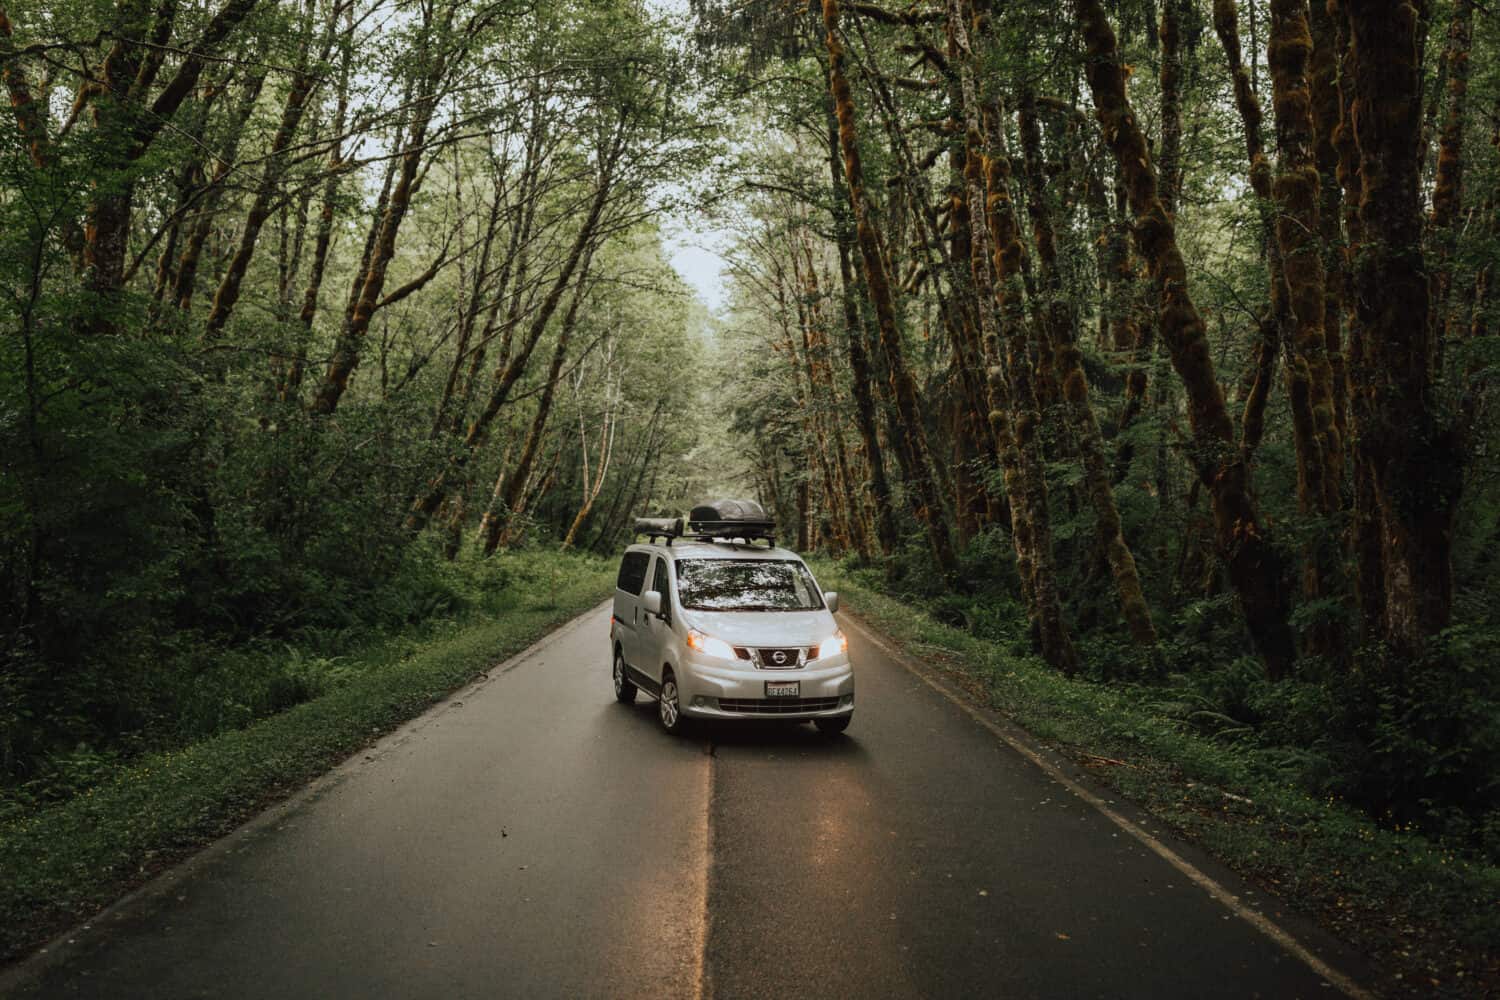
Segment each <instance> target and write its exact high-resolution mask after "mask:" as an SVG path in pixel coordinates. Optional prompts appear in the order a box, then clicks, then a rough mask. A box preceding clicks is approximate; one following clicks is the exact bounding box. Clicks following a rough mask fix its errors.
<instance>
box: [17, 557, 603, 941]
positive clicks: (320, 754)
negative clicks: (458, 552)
mask: <svg viewBox="0 0 1500 1000" xmlns="http://www.w3.org/2000/svg"><path fill="white" fill-rule="evenodd" d="M500 561H501V562H504V563H505V566H504V568H503V572H499V573H496V574H493V575H492V576H491V577H490V579H491V580H503V581H504V582H503V584H502V586H501V587H500V588H499V589H498V590H496V591H494V592H490V593H484V594H476V595H474V596H475V601H474V607H473V610H471V611H470V612H468V613H467V614H465V615H462V616H460V617H458V618H457V619H450V620H441V621H430V622H424V623H421V624H419V625H416V626H413V627H412V628H411V629H409V630H407V631H405V632H403V633H401V634H398V635H394V636H387V637H367V639H366V643H367V644H366V645H365V646H364V647H363V648H351V650H350V652H349V655H348V656H341V657H339V658H338V662H337V664H336V676H335V677H333V678H332V681H331V683H329V684H327V685H326V688H327V689H326V690H325V692H324V693H322V694H321V695H319V696H318V697H316V698H314V699H312V700H309V701H305V702H303V703H302V704H300V705H297V706H295V707H293V708H291V709H289V710H287V711H285V712H281V713H279V714H276V715H273V716H270V717H268V718H264V719H261V720H259V721H256V722H254V723H252V724H250V725H248V726H245V727H244V728H239V729H234V730H231V731H228V732H224V733H221V734H219V735H217V736H215V737H213V738H211V739H207V740H204V741H202V742H199V743H195V744H193V745H190V746H185V747H182V748H180V749H177V750H173V751H168V752H160V753H153V754H148V755H146V756H143V757H140V758H137V759H135V760H133V761H130V762H128V763H126V764H124V765H122V766H120V767H118V768H117V769H115V770H114V771H113V773H109V774H107V775H103V776H101V779H100V780H99V781H98V782H97V783H96V784H94V785H93V786H92V787H89V788H86V789H82V790H80V791H79V792H78V794H76V795H74V796H72V797H71V798H69V799H67V800H65V801H62V802H59V803H56V804H53V805H50V806H47V807H44V808H41V809H38V810H35V811H33V812H30V813H28V814H22V815H19V816H15V815H8V816H7V817H6V819H5V820H4V821H3V822H0V963H5V962H9V961H12V960H15V959H17V958H19V957H21V956H24V955H25V954H27V953H28V952H29V951H31V950H32V949H34V948H36V947H38V946H40V945H42V944H44V943H45V942H46V941H47V940H49V939H50V938H51V937H52V936H54V935H56V934H58V933H60V932H62V931H63V930H65V929H67V928H68V927H70V926H74V925H76V924H77V923H79V922H80V921H83V920H86V919H88V918H89V917H91V916H92V915H93V914H94V913H96V912H98V911H99V910H100V909H101V908H103V907H104V906H107V905H108V904H110V903H111V902H113V901H114V900H116V899H118V898H119V897H120V896H122V895H124V894H125V893H127V892H129V891H130V890H131V889H133V888H135V887H136V886H139V885H141V884H143V883H145V882H147V881H149V880H150V879H151V878H152V877H153V876H155V875H156V874H158V873H159V872H161V871H163V870H165V869H167V868H169V867H171V866H172V865H173V864H175V863H177V862H178V861H181V860H182V859H183V858H185V857H187V856H188V855H190V854H192V853H193V852H194V851H196V850H197V849H198V848H200V847H201V846H203V845H204V844H207V843H209V842H211V841H213V840H215V839H216V838H218V837H221V836H223V835H224V834H226V833H228V832H229V831H230V830H233V829H234V828H235V827H236V826H238V825H239V824H240V823H242V822H244V821H245V820H246V819H248V818H249V817H251V816H253V815H255V814H256V813H257V812H259V811H260V810H261V809H263V808H265V807H266V806H268V805H270V804H271V803H273V802H275V801H277V800H279V799H281V798H283V797H285V796H286V795H288V794H289V793H290V792H292V791H293V790H295V789H297V788H300V787H301V786H303V785H305V784H306V783H307V782H308V781H310V780H312V779H313V778H314V777H316V776H318V775H320V774H322V773H323V772H325V771H326V770H328V769H329V768H330V767H332V766H333V765H334V764H336V763H337V762H339V761H341V760H344V759H346V758H347V757H349V756H350V755H351V754H353V753H355V752H356V751H358V750H359V749H361V748H362V747H365V746H367V745H369V744H371V743H372V742H374V741H375V740H377V739H379V738H380V736H381V735H383V734H385V733H387V732H389V731H391V730H392V729H394V728H395V727H396V726H398V725H400V724H401V723H403V722H405V721H407V720H408V719H411V718H413V717H414V716H416V715H419V714H420V713H421V712H423V711H424V710H426V709H427V708H428V706H430V705H431V704H432V703H433V702H435V701H437V700H439V699H441V698H442V697H443V696H445V695H447V694H448V693H449V692H451V691H453V690H455V689H457V688H459V687H461V686H462V685H464V684H466V683H468V682H469V681H471V680H473V679H474V678H475V677H477V676H479V675H480V674H482V673H483V672H484V671H485V670H487V669H489V668H490V667H492V666H494V665H495V664H497V663H500V662H501V661H503V660H505V659H506V658H508V657H510V656H512V655H514V654H515V653H517V652H519V651H521V650H523V649H525V648H526V647H527V646H529V645H531V644H532V643H533V642H535V641H536V640H538V639H540V638H542V637H543V636H545V635H547V634H548V633H550V632H551V631H552V630H553V629H554V628H556V627H557V626H558V625H560V624H562V623H563V622H566V621H568V620H570V619H572V618H574V617H576V616H577V615H578V614H580V613H581V612H583V611H585V610H587V609H588V608H590V607H593V606H594V605H596V604H598V603H599V602H600V601H601V600H603V599H604V597H605V596H607V595H608V594H609V592H610V587H611V585H612V583H613V580H614V573H615V567H614V565H613V564H612V563H608V562H606V561H604V560H599V559H596V558H588V557H581V556H580V557H571V556H570V557H562V556H558V555H556V554H555V553H522V554H520V555H519V556H514V557H509V558H506V559H502V560H500ZM289 655H295V651H289Z"/></svg>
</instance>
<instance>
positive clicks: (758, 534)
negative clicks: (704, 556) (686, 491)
mask: <svg viewBox="0 0 1500 1000" xmlns="http://www.w3.org/2000/svg"><path fill="white" fill-rule="evenodd" d="M687 526H688V532H689V533H691V534H694V535H698V536H700V537H704V538H743V539H745V540H746V541H749V540H751V539H755V538H765V539H770V538H771V537H772V536H773V535H775V533H776V522H775V521H773V520H772V519H771V517H770V515H769V514H767V513H766V509H765V508H764V507H762V506H761V505H760V504H758V503H756V502H755V501H754V500H714V501H712V502H710V503H706V504H699V505H698V506H697V507H694V508H693V509H692V512H691V513H689V514H688V525H687Z"/></svg>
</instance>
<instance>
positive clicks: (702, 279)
mask: <svg viewBox="0 0 1500 1000" xmlns="http://www.w3.org/2000/svg"><path fill="white" fill-rule="evenodd" d="M665 230H666V231H665V233H664V237H665V238H664V240H663V242H664V243H665V245H666V249H667V255H668V259H670V260H671V262H672V266H673V267H674V268H676V270H677V273H678V274H680V275H682V280H683V281H686V282H687V283H688V285H689V287H691V288H692V289H693V290H694V291H696V292H697V293H698V297H699V298H700V299H702V300H703V302H704V304H705V305H707V306H708V308H709V310H710V311H712V312H715V313H717V312H718V311H719V310H720V309H722V308H723V307H724V278H723V275H722V271H723V268H724V258H723V256H722V254H721V251H723V250H724V249H725V247H726V242H727V240H728V238H729V234H728V233H727V232H725V231H723V230H719V229H711V230H703V231H695V230H692V229H688V228H686V227H685V226H683V225H682V224H681V223H680V222H676V221H673V222H670V223H668V224H667V226H666V227H665Z"/></svg>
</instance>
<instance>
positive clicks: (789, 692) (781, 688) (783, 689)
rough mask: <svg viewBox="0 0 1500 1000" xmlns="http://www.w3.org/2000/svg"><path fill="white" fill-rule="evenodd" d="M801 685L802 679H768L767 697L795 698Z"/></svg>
mask: <svg viewBox="0 0 1500 1000" xmlns="http://www.w3.org/2000/svg"><path fill="white" fill-rule="evenodd" d="M801 687H802V682H801V681H766V697H767V698H795V697H797V695H798V693H799V692H800V690H801Z"/></svg>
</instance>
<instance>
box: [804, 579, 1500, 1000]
mask: <svg viewBox="0 0 1500 1000" xmlns="http://www.w3.org/2000/svg"><path fill="white" fill-rule="evenodd" d="M813 565H814V569H815V571H816V572H817V573H818V578H819V582H820V583H822V584H823V586H825V587H830V588H835V589H837V590H839V591H840V592H841V593H842V594H843V595H844V596H845V597H846V598H847V599H848V602H849V605H850V610H851V611H853V612H854V614H856V615H857V616H858V617H859V618H860V619H861V620H864V621H868V622H869V623H870V624H872V625H874V626H875V627H877V628H878V629H879V630H880V631H881V632H882V633H884V634H885V635H887V636H890V637H891V638H892V639H894V640H895V641H896V643H897V644H898V645H899V646H901V647H902V648H903V650H904V651H905V652H906V653H907V654H908V655H910V656H911V657H913V658H914V659H916V660H918V661H919V662H922V663H924V664H930V665H932V666H934V667H936V668H937V669H938V671H939V672H940V674H941V675H943V676H944V677H945V678H946V679H947V680H948V681H949V682H950V683H951V684H953V686H955V687H957V688H959V689H960V690H962V691H964V692H965V693H966V694H967V695H968V696H969V697H971V698H973V699H975V700H976V701H977V702H978V703H980V704H982V705H985V706H987V707H990V708H992V709H994V710H995V711H997V712H999V713H1000V714H1001V715H1003V716H1004V717H1006V718H1008V719H1010V720H1012V721H1013V722H1015V723H1016V724H1017V725H1019V726H1021V727H1022V728H1024V729H1025V730H1027V731H1028V732H1029V733H1030V734H1031V735H1032V736H1034V737H1035V738H1037V739H1038V740H1040V741H1041V742H1042V743H1044V744H1046V745H1047V746H1049V747H1052V748H1054V749H1056V750H1058V751H1060V752H1062V753H1063V754H1065V755H1067V756H1069V757H1071V758H1072V759H1073V760H1075V761H1076V762H1077V763H1079V764H1080V765H1082V766H1083V767H1084V768H1085V769H1086V770H1087V772H1088V773H1089V774H1090V776H1091V777H1093V778H1094V780H1096V781H1098V782H1099V783H1101V784H1104V785H1107V786H1109V787H1111V788H1114V789H1116V790H1118V791H1119V793H1120V794H1122V795H1123V796H1125V797H1126V798H1128V799H1130V800H1132V801H1134V802H1136V803H1138V804H1140V805H1142V806H1144V807H1145V808H1146V809H1147V810H1148V811H1149V812H1151V813H1152V814H1153V815H1154V816H1156V817H1157V818H1158V819H1160V820H1162V821H1163V822H1165V823H1166V824H1168V825H1169V826H1170V827H1172V828H1173V829H1174V830H1176V831H1177V832H1178V833H1179V834H1181V835H1182V836H1184V837H1185V838H1187V839H1190V840H1193V841H1195V842H1196V843H1198V844H1200V845H1201V846H1203V847H1204V848H1206V849H1207V850H1208V851H1209V852H1210V853H1212V854H1214V855H1215V856H1216V857H1218V858H1219V859H1221V860H1222V861H1224V862H1225V863H1227V864H1228V865H1229V866H1230V867H1231V868H1233V869H1235V870H1236V871H1238V872H1239V873H1241V874H1242V875H1245V876H1246V877H1248V878H1249V879H1251V881H1253V882H1255V883H1257V884H1258V885H1260V886H1262V887H1263V888H1264V889H1265V890H1266V891H1267V893H1269V894H1271V895H1272V896H1274V898H1276V899H1278V900H1280V901H1282V902H1283V903H1285V904H1286V905H1287V906H1290V907H1292V908H1293V909H1295V910H1297V911H1299V912H1301V913H1303V914H1306V915H1309V916H1311V917H1313V918H1314V919H1316V920H1318V921H1319V922H1321V923H1322V924H1323V925H1324V926H1325V927H1327V928H1328V929H1329V930H1331V931H1332V932H1334V933H1335V934H1337V935H1338V936H1339V937H1341V938H1343V939H1344V940H1346V941H1348V942H1350V943H1351V944H1353V945H1354V946H1355V947H1356V948H1358V949H1359V950H1361V951H1362V952H1364V953H1365V954H1366V955H1368V956H1369V958H1370V960H1371V962H1372V963H1373V964H1374V965H1375V966H1376V968H1377V969H1378V970H1379V971H1380V972H1381V973H1382V974H1383V975H1384V977H1385V978H1383V979H1381V980H1380V981H1378V982H1376V983H1373V984H1371V985H1373V986H1375V987H1376V988H1377V989H1379V990H1380V992H1381V993H1382V994H1388V995H1402V996H1434V995H1441V996H1455V997H1456V996H1487V995H1489V991H1492V990H1493V989H1494V987H1495V984H1496V983H1497V982H1500V955H1497V953H1496V949H1495V942H1496V941H1500V908H1497V907H1496V905H1495V902H1496V900H1500V862H1497V859H1496V858H1495V857H1494V855H1493V854H1490V853H1488V852H1486V851H1482V850H1475V849H1474V847H1473V845H1472V844H1471V843H1469V842H1467V841H1466V840H1465V839H1464V838H1461V837H1459V838H1454V837H1445V836H1443V835H1442V831H1441V830H1437V831H1433V830H1424V829H1421V828H1420V827H1418V826H1417V825H1416V824H1409V825H1400V824H1397V825H1392V824H1382V823H1379V822H1376V821H1375V820H1374V819H1372V818H1371V817H1370V816H1369V815H1368V814H1367V813H1366V812H1365V811H1364V810H1363V809H1361V808H1360V807H1359V806H1358V805H1357V804H1356V803H1354V802H1351V801H1350V800H1349V799H1348V798H1347V796H1346V795H1345V794H1344V793H1343V792H1342V791H1340V790H1339V788H1338V785H1337V776H1338V773H1339V772H1338V767H1339V766H1341V765H1340V764H1339V763H1335V762H1332V761H1328V760H1317V759H1316V758H1317V756H1318V753H1319V750H1318V749H1317V748H1318V747H1320V746H1321V745H1322V743H1323V741H1321V740H1319V739H1317V738H1316V737H1311V738H1310V734H1306V733H1289V732H1288V731H1287V728H1286V725H1285V724H1284V723H1283V722H1281V721H1280V720H1276V719H1266V720H1260V721H1257V720H1256V719H1255V718H1253V717H1247V718H1242V719H1235V718H1233V717H1231V716H1229V715H1227V714H1225V706H1224V705H1223V704H1222V699H1223V692H1222V691H1216V690H1215V688H1222V686H1224V685H1225V684H1226V683H1228V681H1227V680H1226V677H1225V673H1226V672H1224V671H1215V672H1213V673H1207V674H1205V673H1204V672H1202V671H1194V672H1187V671H1181V665H1179V667H1178V670H1174V671H1173V672H1172V673H1170V674H1168V675H1167V676H1165V677H1163V678H1160V679H1158V680H1156V681H1153V682H1151V683H1128V684H1121V683H1110V682H1107V680H1106V678H1104V677H1101V676H1100V675H1098V674H1094V675H1092V676H1075V677H1066V676H1063V675H1061V674H1059V673H1058V672H1057V671H1055V670H1052V669H1050V668H1049V667H1048V666H1047V664H1046V663H1045V662H1043V661H1042V660H1041V659H1040V658H1039V657H1037V656H1036V655H1035V654H1034V653H1033V652H1032V651H1031V649H1030V648H1029V645H1028V643H1027V642H1026V641H1025V639H1024V620H1022V621H1016V620H1014V619H1012V620H1011V621H1010V622H1009V623H1008V624H1009V629H1008V630H1007V628H1006V627H1005V624H1004V623H1003V619H1002V618H1000V617H999V616H996V617H994V618H991V619H990V624H989V625H988V626H987V627H980V628H977V629H970V628H962V627H955V626H953V625H949V624H944V623H943V622H942V621H939V620H938V619H937V618H936V617H935V615H938V614H941V615H943V616H944V617H946V618H948V619H949V620H950V621H951V620H953V617H954V616H953V604H952V603H951V602H941V601H939V602H933V601H926V600H923V599H922V598H920V597H918V596H916V595H913V594H910V593H900V592H896V593H892V592H890V588H889V586H888V584H887V582H886V581H885V580H884V578H883V577H882V576H881V575H880V574H878V573H875V572H872V571H870V570H868V569H859V568H857V567H855V566H852V565H847V564H846V565H840V564H837V563H832V562H826V561H821V562H814V564H813ZM1007 631H1009V634H1008V635H1007V634H1006V632H1007ZM1179 671H1181V672H1179ZM1240 672H1241V673H1242V674H1243V676H1242V677H1241V679H1240V681H1239V684H1240V687H1241V689H1242V690H1241V691H1240V692H1239V697H1240V698H1241V699H1244V701H1245V702H1247V703H1249V704H1252V705H1253V704H1257V703H1265V702H1268V701H1271V702H1274V701H1279V700H1281V699H1284V698H1286V697H1287V696H1288V695H1287V693H1286V692H1284V691H1280V690H1278V689H1276V688H1275V687H1274V686H1271V685H1268V684H1266V682H1265V681H1264V680H1263V679H1261V678H1259V677H1258V676H1257V675H1256V674H1255V672H1254V671H1252V670H1248V669H1246V668H1245V667H1241V668H1240ZM1296 694H1297V695H1298V696H1300V697H1304V698H1307V699H1309V700H1311V701H1314V702H1316V703H1318V704H1322V703H1323V701H1324V699H1323V698H1322V697H1321V696H1320V694H1319V693H1318V692H1317V691H1316V690H1314V691H1304V692H1298V693H1296ZM1231 710H1232V709H1231ZM1319 710H1320V709H1319V708H1318V707H1317V705H1316V704H1315V705H1312V706H1309V707H1308V708H1307V711H1309V712H1317V711H1319ZM1263 711H1264V710H1263ZM1306 724H1307V725H1308V726H1309V727H1310V728H1320V726H1319V723H1318V722H1317V720H1315V719H1309V720H1308V721H1307V723H1306ZM1321 728H1322V729H1324V730H1325V731H1326V730H1328V729H1329V728H1330V727H1328V726H1327V725H1326V723H1325V724H1323V725H1322V726H1321ZM1308 747H1312V748H1313V749H1306V748H1308ZM1325 752H1326V751H1325ZM1310 772H1311V773H1314V774H1321V775H1323V776H1324V778H1323V780H1321V781H1319V780H1309V774H1310Z"/></svg>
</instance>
